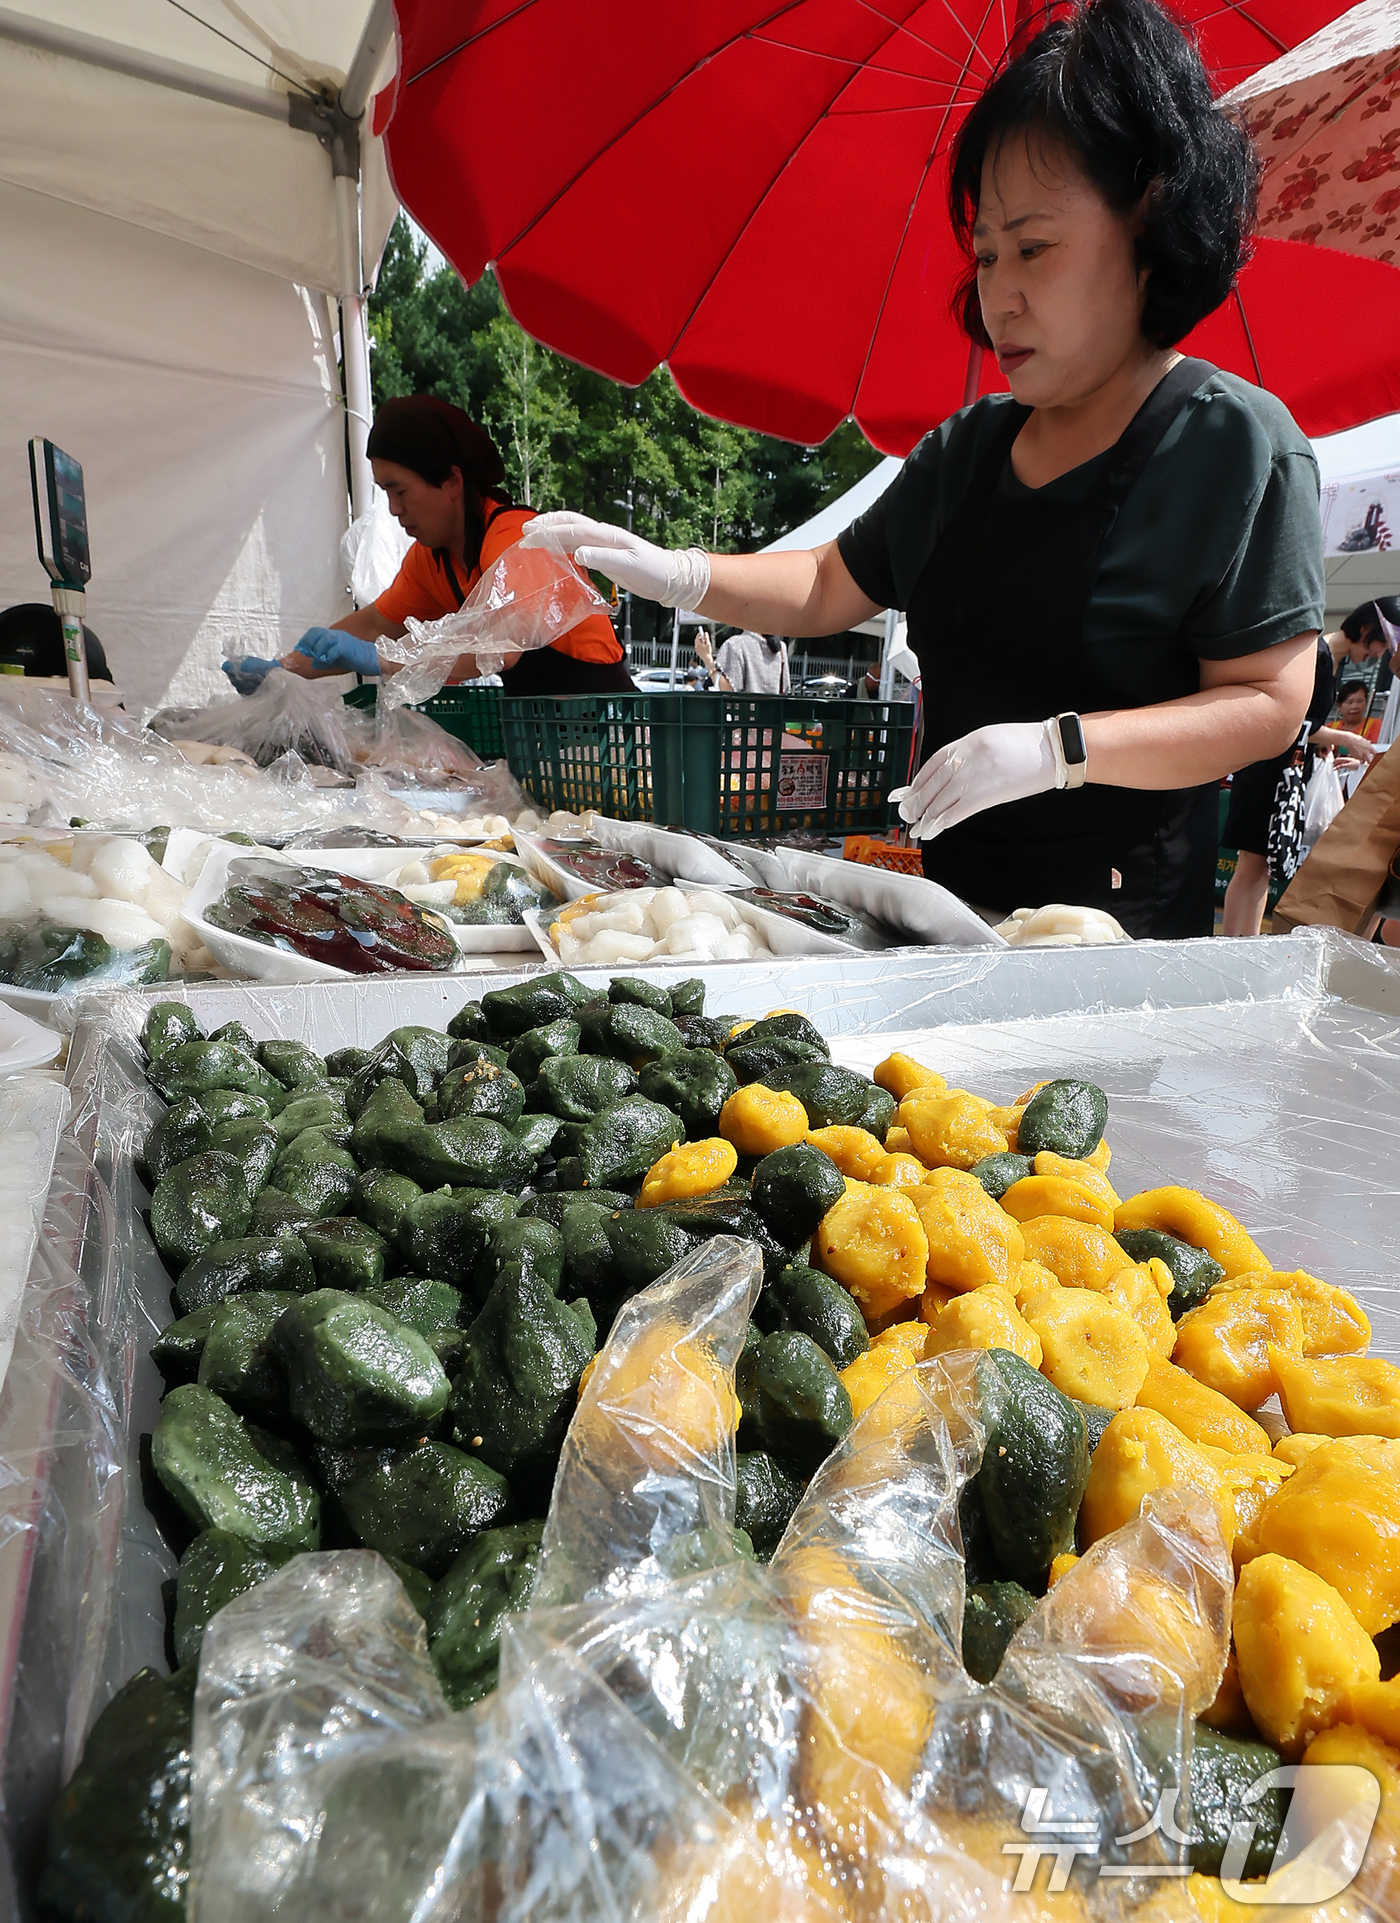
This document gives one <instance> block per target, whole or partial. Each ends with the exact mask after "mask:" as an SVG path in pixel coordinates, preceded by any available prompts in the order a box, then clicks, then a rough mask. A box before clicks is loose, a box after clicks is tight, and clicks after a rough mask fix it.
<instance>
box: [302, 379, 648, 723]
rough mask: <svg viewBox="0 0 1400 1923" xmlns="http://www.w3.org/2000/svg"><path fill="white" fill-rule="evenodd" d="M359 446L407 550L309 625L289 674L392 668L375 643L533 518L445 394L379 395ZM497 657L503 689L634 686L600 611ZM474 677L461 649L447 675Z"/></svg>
mask: <svg viewBox="0 0 1400 1923" xmlns="http://www.w3.org/2000/svg"><path fill="white" fill-rule="evenodd" d="M367 451H368V454H369V458H370V464H371V466H372V467H373V469H374V479H375V482H376V484H377V485H378V486H379V487H382V488H383V489H384V492H385V494H386V495H387V496H388V501H389V511H390V513H391V514H392V515H393V517H394V519H395V520H396V521H397V522H398V523H399V525H400V527H401V528H402V529H403V531H404V533H405V534H407V535H410V536H411V537H412V540H413V546H412V547H411V548H410V549H409V551H408V553H407V554H406V555H405V556H404V560H403V565H402V567H400V569H399V572H398V574H397V576H396V577H395V579H394V581H393V582H392V583H391V584H390V586H389V587H387V588H386V589H385V591H384V592H383V594H381V595H380V596H379V597H378V598H377V599H376V600H374V601H372V602H371V603H370V604H369V606H368V607H363V608H357V609H356V610H355V612H354V613H353V614H347V615H346V616H345V618H344V620H342V621H337V622H336V624H335V625H334V627H329V628H308V629H307V631H306V633H305V634H304V635H302V637H301V639H300V640H299V641H298V642H297V644H296V647H295V649H294V650H293V652H292V653H291V654H289V655H286V656H284V657H283V660H282V663H281V665H282V666H283V667H284V668H290V669H291V670H292V672H293V673H295V674H302V675H324V674H344V673H346V672H347V671H348V672H352V673H355V674H371V675H377V674H379V673H381V672H382V671H384V670H387V671H388V672H390V673H392V672H393V671H394V670H393V665H392V664H391V663H384V664H383V669H381V663H380V660H379V654H378V650H377V649H376V647H375V643H376V642H377V641H378V640H380V639H381V638H384V637H393V638H396V637H397V636H399V635H401V634H404V633H405V632H406V631H407V623H408V621H409V619H410V618H412V619H413V620H416V621H436V620H438V619H440V617H441V616H443V615H445V614H452V613H454V612H455V611H456V610H457V609H458V608H460V607H461V605H462V603H463V601H465V600H466V598H467V596H468V595H469V594H470V593H471V591H472V589H473V588H474V587H475V586H476V584H477V582H478V581H479V580H480V579H481V576H482V573H483V572H484V570H486V569H488V568H490V567H491V566H492V565H493V564H494V563H495V562H496V561H497V560H498V559H499V558H500V556H501V555H502V554H503V553H504V552H505V550H506V549H507V548H509V547H512V546H513V545H514V544H515V542H516V541H518V540H519V539H520V534H521V530H522V529H523V528H524V527H525V525H526V523H527V522H528V521H530V520H532V519H533V518H534V516H533V512H532V510H531V509H530V508H528V507H516V506H515V505H514V504H513V503H512V502H511V500H510V498H509V495H508V493H507V492H506V489H505V486H504V482H505V464H504V462H503V461H502V459H501V456H500V454H499V452H498V450H497V448H496V445H495V442H494V441H493V440H492V439H491V436H490V435H489V434H487V433H486V432H485V430H484V429H482V428H480V427H478V426H477V425H476V423H475V421H473V420H472V419H471V418H470V417H469V416H468V415H467V414H464V413H463V411H462V409H461V408H460V407H454V406H452V404H451V403H450V402H449V401H441V400H438V399H437V398H436V397H435V396H433V395H430V394H413V395H409V396H406V397H405V398H404V399H402V400H395V401H385V402H384V404H383V406H382V407H380V408H379V410H378V411H377V413H376V414H375V417H374V426H373V427H372V428H371V429H370V434H369V441H368V444H367ZM505 661H506V665H505V668H504V670H503V672H502V675H501V680H502V683H503V684H504V687H505V691H506V693H507V694H511V695H530V694H537V695H578V694H611V693H616V692H622V693H630V692H631V691H632V689H633V686H634V684H633V681H632V678H631V676H630V675H629V674H628V673H627V670H626V668H625V667H624V666H623V661H622V646H621V643H620V642H619V641H618V639H617V636H616V635H615V634H614V633H613V628H612V623H611V622H610V621H609V620H608V618H607V616H606V615H605V614H603V613H602V612H601V611H598V612H595V613H593V614H589V615H585V617H584V619H583V620H582V621H580V622H579V623H578V625H577V626H576V627H573V628H570V629H569V631H568V633H567V634H564V635H561V636H560V638H559V640H558V641H556V642H554V643H553V644H552V645H551V646H550V647H546V648H536V649H533V650H531V651H530V652H529V653H526V654H508V655H507V656H506V657H505ZM475 673H476V663H475V661H474V660H473V658H472V657H471V656H470V655H463V656H462V657H461V658H460V659H459V660H458V661H457V663H456V665H455V668H454V672H453V675H452V679H453V680H454V681H464V680H469V679H471V677H472V676H473V675H475Z"/></svg>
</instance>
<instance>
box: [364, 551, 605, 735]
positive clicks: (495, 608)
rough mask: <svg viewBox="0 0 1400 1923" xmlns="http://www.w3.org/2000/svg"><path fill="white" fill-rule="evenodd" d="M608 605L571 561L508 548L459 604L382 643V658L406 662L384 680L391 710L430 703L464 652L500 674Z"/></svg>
mask: <svg viewBox="0 0 1400 1923" xmlns="http://www.w3.org/2000/svg"><path fill="white" fill-rule="evenodd" d="M606 607H607V603H606V602H605V601H604V600H603V598H602V596H601V595H600V594H598V593H597V592H596V591H595V589H594V588H593V586H592V585H591V583H590V582H589V581H588V579H587V577H586V576H585V575H583V574H581V573H580V572H579V570H578V569H577V568H575V567H574V566H573V564H572V563H571V562H569V561H566V560H564V559H562V558H561V557H560V556H559V555H557V554H551V553H550V552H549V551H548V550H547V549H545V548H522V547H521V546H520V545H519V543H517V544H516V545H515V546H514V547H509V548H507V549H506V551H505V553H504V554H503V555H502V556H501V557H500V559H499V560H498V561H497V562H496V564H495V566H494V567H492V568H490V569H489V570H488V571H486V572H485V573H483V574H482V577H481V579H480V580H479V581H478V582H477V584H476V586H475V587H474V588H473V589H472V591H471V593H470V594H469V595H468V596H467V598H466V600H465V601H464V602H463V603H462V605H461V607H460V608H458V609H457V611H456V613H455V614H445V615H443V617H442V618H441V620H438V621H413V620H410V621H409V623H408V632H407V633H406V634H404V635H402V636H400V637H399V639H397V640H392V639H388V638H385V639H383V640H381V641H380V642H379V643H378V644H377V645H378V648H379V655H380V659H381V660H382V661H389V662H397V663H400V664H401V665H400V668H399V672H398V673H397V674H387V675H385V677H384V680H383V684H382V687H381V690H380V696H379V699H380V701H381V703H382V704H383V705H384V707H386V708H399V707H402V706H404V704H405V703H407V702H416V701H426V700H427V699H428V698H429V696H430V695H435V694H436V693H437V692H438V690H439V689H440V688H441V687H443V685H444V684H445V683H446V682H447V680H448V679H449V677H450V675H451V673H452V668H453V664H454V662H455V661H456V660H457V658H458V656H459V655H462V654H470V655H473V656H475V657H476V661H477V672H478V673H480V674H499V673H500V670H501V664H502V660H503V657H504V656H506V655H507V654H523V653H528V652H529V651H531V650H533V649H535V648H547V647H550V646H552V645H553V643H554V642H555V641H557V640H558V639H559V637H560V636H561V635H563V634H567V633H568V631H569V629H570V628H575V627H577V626H578V624H579V622H580V621H582V620H583V619H584V617H585V616H586V615H589V614H592V613H594V612H596V611H598V610H605V609H606Z"/></svg>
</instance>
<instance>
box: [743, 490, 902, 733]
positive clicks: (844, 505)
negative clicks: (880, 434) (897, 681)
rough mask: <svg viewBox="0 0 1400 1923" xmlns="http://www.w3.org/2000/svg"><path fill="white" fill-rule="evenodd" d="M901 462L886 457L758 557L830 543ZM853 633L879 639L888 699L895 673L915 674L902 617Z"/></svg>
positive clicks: (881, 618)
mask: <svg viewBox="0 0 1400 1923" xmlns="http://www.w3.org/2000/svg"><path fill="white" fill-rule="evenodd" d="M903 465H904V463H903V461H901V460H898V459H897V458H896V457H895V456H894V455H892V454H891V455H887V456H886V458H885V459H884V460H883V461H879V462H877V464H876V465H875V466H874V467H872V468H871V470H870V472H869V473H868V474H863V475H862V476H861V478H860V479H859V480H858V481H857V482H856V484H855V486H854V487H848V488H847V489H846V492H845V493H844V494H838V495H837V497H836V499H835V500H834V501H828V502H827V504H826V506H825V507H824V508H819V509H818V510H817V512H816V513H815V514H814V515H813V516H812V518H811V520H810V521H804V522H803V523H802V525H801V527H795V528H794V529H793V530H792V532H791V533H790V534H783V535H780V536H779V537H778V539H777V540H776V541H770V542H769V543H768V545H767V547H765V548H760V550H759V552H760V553H761V554H783V553H787V552H790V551H791V550H792V549H794V548H814V547H820V546H821V544H822V542H824V541H834V540H835V539H836V537H837V535H838V534H839V533H840V532H841V530H842V528H847V527H849V526H850V525H851V522H852V521H854V520H855V518H856V516H857V515H858V514H863V513H864V512H865V510H866V508H868V507H870V506H871V505H872V504H873V503H874V502H876V501H878V500H879V498H880V496H881V495H882V494H883V493H884V491H885V489H886V488H887V487H888V486H889V485H890V482H891V481H893V479H894V477H895V475H896V474H898V472H899V470H900V469H901V468H902V467H903ZM851 632H852V633H853V634H878V635H880V636H881V637H882V639H883V643H884V645H883V647H882V649H881V652H880V695H881V699H882V700H886V701H887V700H888V699H889V697H890V695H891V693H892V692H893V689H894V673H895V671H896V670H898V672H899V673H900V674H903V675H904V676H905V677H906V678H907V679H909V680H912V679H913V678H914V676H915V675H916V674H917V673H918V663H917V662H916V660H915V658H914V656H913V655H912V654H911V653H910V651H909V644H908V639H907V634H908V626H907V623H906V622H905V619H904V616H903V615H902V614H896V612H895V610H894V609H893V608H891V609H890V610H889V612H888V613H886V614H876V615H872V616H871V618H870V620H868V621H859V622H857V624H856V626H855V627H854V628H853V629H852V630H851Z"/></svg>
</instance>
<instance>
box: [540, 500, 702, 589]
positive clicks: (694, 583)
mask: <svg viewBox="0 0 1400 1923" xmlns="http://www.w3.org/2000/svg"><path fill="white" fill-rule="evenodd" d="M520 545H521V547H523V548H549V549H550V550H551V551H552V552H553V553H555V554H564V555H569V556H572V558H573V559H574V560H575V561H577V562H578V564H579V566H580V567H581V568H596V569H597V570H598V572H599V574H605V575H606V576H607V578H608V579H609V580H610V581H615V582H616V583H617V585H618V586H619V587H620V588H626V589H628V590H629V591H630V592H631V593H633V594H640V595H641V596H642V598H643V599H644V600H647V601H659V602H660V603H661V605H662V607H663V608H697V607H699V605H700V603H701V602H702V601H703V600H704V598H705V596H706V594H707V593H708V592H709V586H710V557H709V555H708V554H706V552H705V550H704V549H703V548H659V547H657V546H656V545H655V543H654V542H651V541H644V540H643V539H642V537H641V535H640V534H629V533H628V532H627V529H626V528H622V527H610V526H609V525H608V523H607V522H606V521H590V520H589V518H588V516H587V515H586V514H570V513H568V512H564V511H561V512H558V513H554V514H537V515H536V516H535V518H534V520H533V521H527V522H526V523H525V531H524V533H523V534H522V535H521V537H520Z"/></svg>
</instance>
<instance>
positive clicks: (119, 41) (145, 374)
mask: <svg viewBox="0 0 1400 1923" xmlns="http://www.w3.org/2000/svg"><path fill="white" fill-rule="evenodd" d="M191 13H194V14H196V15H197V16H198V17H197V18H191V17H190V16H191ZM389 18H390V16H389V15H388V12H387V8H386V7H385V6H384V5H383V4H380V5H377V6H376V5H374V4H372V0H192V5H191V7H190V8H189V9H188V10H183V11H182V10H181V8H179V7H177V6H174V5H170V4H168V0H121V4H120V5H117V4H114V0H0V248H3V259H4V263H5V271H4V274H3V276H0V422H3V424H4V425H3V429H0V606H6V605H9V604H10V603H11V602H13V601H16V600H36V601H37V600H46V599H47V582H46V580H45V577H44V575H43V572H42V570H41V568H40V566H39V562H38V558H37V555H36V553H35V548H34V532H33V515H32V510H31V508H30V504H29V475H28V462H27V456H26V451H25V442H26V441H27V439H28V438H29V437H30V436H31V435H34V434H43V435H47V436H49V437H50V438H52V439H53V440H56V441H57V442H59V444H60V445H61V446H63V447H65V448H66V449H67V450H68V452H70V453H71V454H73V455H74V456H75V457H76V458H77V459H78V460H79V461H81V462H82V464H83V468H84V473H85V478H86V483H87V497H88V515H89V522H90V528H91V537H92V557H93V580H92V583H91V587H90V590H89V593H88V618H89V624H90V625H91V626H92V627H93V628H94V629H95V630H96V632H97V633H98V634H99V635H100V636H101V638H102V641H103V644H104V646H105V647H106V649H107V651H108V656H109V660H110V663H111V666H112V669H113V672H114V674H115V676H116V678H117V681H118V684H119V686H121V687H122V689H123V690H124V692H125V693H126V695H127V705H128V707H131V708H150V707H152V706H155V705H159V704H160V703H162V702H164V701H181V702H183V701H197V700H201V699H204V698H206V697H208V696H210V695H213V694H216V693H227V691H228V690H227V683H226V682H225V681H224V680H223V678H222V676H221V675H220V674H219V672H218V667H219V663H220V661H221V660H222V659H223V656H224V654H225V652H226V651H227V652H232V653H253V654H274V653H277V652H279V651H284V650H285V649H286V648H287V647H288V646H289V645H290V644H291V642H293V641H294V640H295V639H296V637H297V635H298V634H299V633H301V632H302V630H303V629H304V628H305V627H307V626H308V625H310V624H312V623H314V622H325V621H331V620H335V619H337V618H338V617H339V616H340V615H341V614H343V613H344V612H345V611H346V609H347V608H348V606H349V602H348V600H347V598H346V595H345V591H344V586H343V581H342V577H341V573H340V564H339V555H338V549H339V541H340V536H341V534H342V533H343V532H344V529H345V526H346V524H347V519H348V491H347V476H346V460H345V415H344V409H343V405H342V402H341V396H340V379H339V373H338V370H337V366H336V357H337V356H336V347H337V344H336V340H335V337H334V331H333V330H334V329H335V327H336V325H337V322H336V319H335V298H336V297H337V296H345V295H346V294H348V293H349V292H350V291H351V289H352V286H353V283H352V282H350V281H349V280H348V278H347V277H348V275H349V274H351V273H353V274H354V275H355V277H356V279H357V280H358V281H359V283H360V284H361V285H363V284H364V283H366V282H368V281H369V280H371V279H372V275H373V270H374V266H375V264H376V263H377V261H378V259H379V255H380V252H381V250H382V248H383V244H384V241H385V238H386V237H387V234H388V231H389V227H390V224H391V223H392V220H393V216H394V212H395V202H394V197H393V192H392V189H391V188H390V185H389V181H388V175H387V171H386V168H385V165H384V158H383V150H382V146H381V143H380V142H379V141H377V140H375V139H373V138H372V137H371V135H370V133H369V131H368V115H366V116H365V119H364V120H363V121H362V122H361V124H360V141H359V151H360V168H361V175H360V197H359V228H360V232H359V234H358V236H356V235H355V234H354V228H353V226H352V227H351V229H350V234H351V245H350V247H349V249H348V250H347V247H346V245H345V234H344V232H343V231H342V232H338V230H337V220H336V185H335V181H334V178H333V174H332V163H331V159H330V156H329V154H328V152H327V150H326V148H325V147H323V145H322V144H321V142H320V141H319V140H318V138H317V137H316V135H315V133H313V132H311V131H306V130H303V129H301V128H299V127H293V126H291V125H289V124H288V119H287V113H288V95H289V92H296V91H297V90H304V93H305V95H306V96H307V98H305V99H303V100H302V101H301V102H300V104H299V106H298V112H299V113H301V114H302V116H303V117H305V108H306V107H307V106H308V105H309V104H310V101H309V96H310V95H312V94H317V95H321V96H326V97H334V96H335V95H336V93H337V91H338V89H339V88H340V86H341V84H342V83H343V82H344V81H345V79H346V76H347V73H350V74H351V82H350V87H349V89H348V91H349V92H351V93H352V94H354V93H357V94H358V96H359V98H360V99H363V98H364V97H365V95H366V93H368V91H369V90H370V87H371V83H374V84H382V82H383V81H384V80H385V79H386V78H387V76H388V74H389V73H390V72H392V67H393V44H392V34H391V33H389V32H387V30H386V29H387V25H388V22H389ZM367 29H368V30H367ZM75 34H76V35H78V36H80V37H81V36H88V38H87V40H86V41H82V40H79V41H72V40H71V39H70V40H65V36H72V35H75ZM26 36H27V37H26ZM36 36H37V37H38V38H40V39H43V38H44V37H45V36H47V37H48V41H49V43H50V44H47V45H44V46H40V47H36V46H35V45H33V44H30V43H29V42H30V41H32V40H33V38H34V37H36ZM232 43H236V44H232ZM362 43H363V47H362ZM63 46H67V47H68V51H62V50H59V49H61V48H62V47H63ZM357 49H362V52H361V57H360V59H359V61H358V62H357V58H356V56H357ZM79 54H81V55H82V57H78V56H79ZM124 60H126V61H128V63H129V64H130V63H135V64H136V65H138V66H144V67H146V68H147V69H150V70H151V71H152V72H160V73H163V74H164V76H165V79H166V80H169V79H170V78H171V76H172V73H175V74H176V77H180V76H181V75H183V77H184V81H185V83H186V85H188V83H189V82H190V80H191V77H193V84H194V85H195V87H196V89H198V88H200V87H202V88H204V89H205V91H208V90H209V89H210V88H212V89H213V90H214V91H215V92H216V93H217V92H219V91H220V90H221V89H222V90H223V91H224V93H226V94H227V95H228V98H227V99H209V98H204V97H201V95H200V94H199V92H198V91H196V92H194V93H191V92H189V91H187V90H182V87H181V86H178V85H169V84H157V81H156V80H155V79H154V78H152V77H149V75H148V77H140V76H139V75H138V74H135V73H132V72H128V71H114V70H113V65H114V63H115V65H116V66H118V67H120V66H121V65H122V63H123V61H124ZM104 63H105V64H104ZM171 63H175V66H174V68H172V66H171ZM376 70H377V71H376ZM230 101H236V102H241V103H242V104H230ZM341 124H342V126H343V125H344V124H345V123H344V122H342V123H341ZM352 166H353V163H352ZM342 185H343V186H345V185H348V186H349V187H350V190H351V195H352V200H351V205H353V204H354V202H353V194H354V182H353V180H351V181H349V182H342ZM354 291H355V292H358V291H359V288H358V287H354ZM327 295H329V296H330V297H331V299H330V303H329V306H328V303H327V299H326V296H327ZM352 358H353V357H352ZM362 440H363V428H361V429H360V445H361V446H362Z"/></svg>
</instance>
